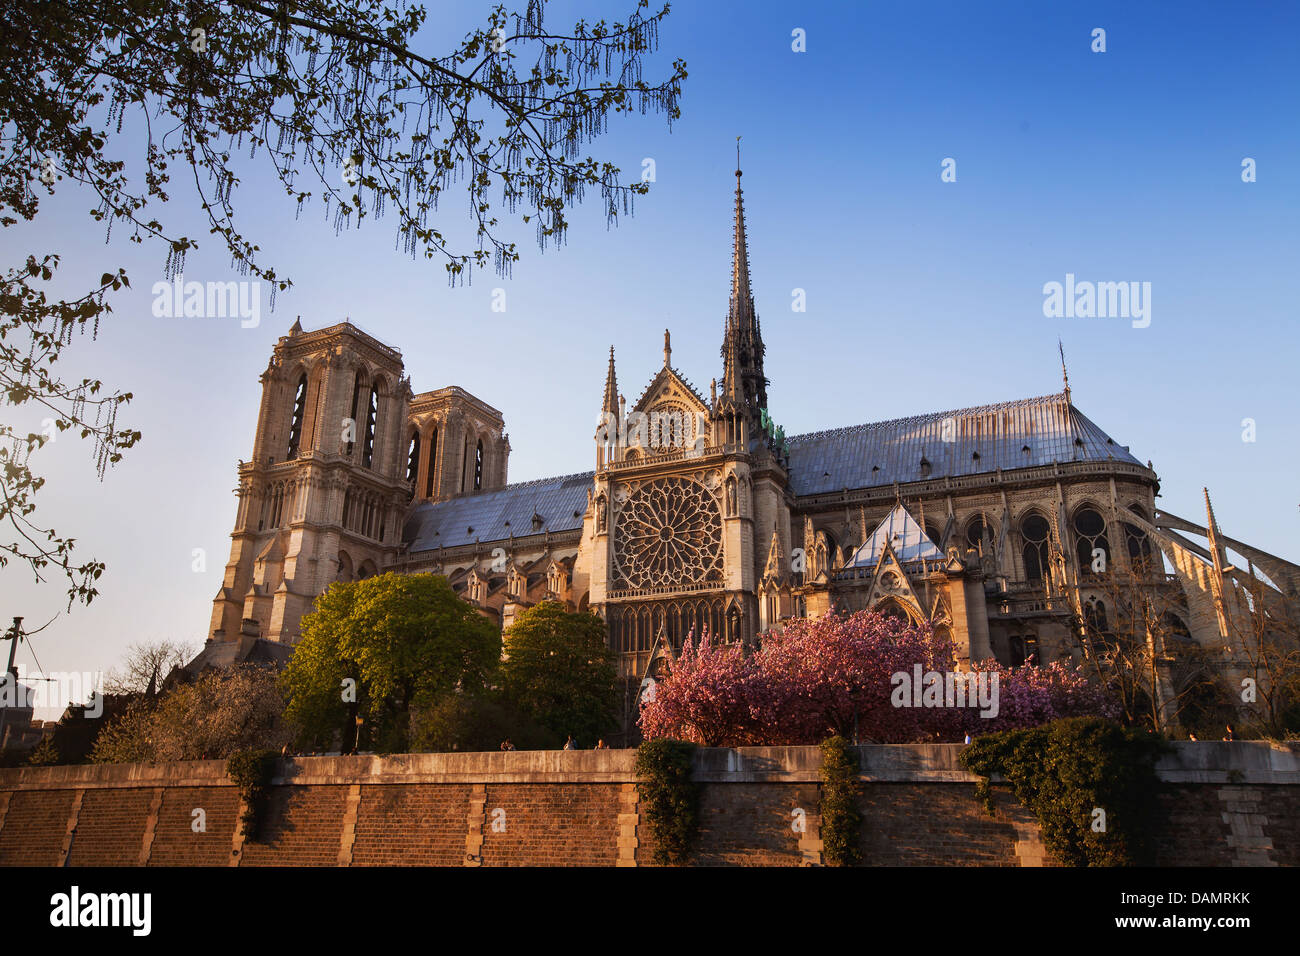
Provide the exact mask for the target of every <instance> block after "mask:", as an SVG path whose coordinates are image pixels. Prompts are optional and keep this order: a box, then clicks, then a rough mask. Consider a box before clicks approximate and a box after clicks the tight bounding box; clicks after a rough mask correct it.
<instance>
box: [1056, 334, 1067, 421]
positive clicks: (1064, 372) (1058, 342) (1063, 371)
mask: <svg viewBox="0 0 1300 956" xmlns="http://www.w3.org/2000/svg"><path fill="white" fill-rule="evenodd" d="M1056 348H1057V349H1058V350H1059V351H1060V353H1061V379H1062V380H1063V381H1064V382H1065V404H1067V405H1069V404H1070V373H1069V372H1068V371H1067V370H1066V368H1065V346H1064V345H1063V344H1062V343H1061V337H1060V336H1059V335H1058V336H1057V337H1056Z"/></svg>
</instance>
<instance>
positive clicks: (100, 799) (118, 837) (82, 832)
mask: <svg viewBox="0 0 1300 956" xmlns="http://www.w3.org/2000/svg"><path fill="white" fill-rule="evenodd" d="M152 802H153V791H152V790H86V791H84V795H83V797H82V801H81V811H80V812H79V813H78V814H77V826H76V830H75V832H74V834H73V839H72V845H71V847H70V852H69V853H68V866H138V865H139V862H140V848H141V846H142V844H143V842H144V829H145V825H146V824H147V823H148V821H149V806H150V804H151V803H152ZM65 822H66V821H65Z"/></svg>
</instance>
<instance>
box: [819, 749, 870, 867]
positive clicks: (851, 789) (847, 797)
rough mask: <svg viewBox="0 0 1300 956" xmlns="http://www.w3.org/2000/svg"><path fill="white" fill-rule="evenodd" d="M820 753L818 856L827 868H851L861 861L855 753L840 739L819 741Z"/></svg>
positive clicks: (860, 815)
mask: <svg viewBox="0 0 1300 956" xmlns="http://www.w3.org/2000/svg"><path fill="white" fill-rule="evenodd" d="M821 751H822V771H821V773H822V802H821V818H822V857H823V859H824V860H825V861H826V863H827V864H828V865H830V866H853V865H854V864H856V863H859V862H860V861H861V859H862V852H861V850H860V849H859V839H860V837H861V834H862V813H861V811H859V810H858V751H857V749H856V748H854V747H853V746H852V745H851V744H850V743H849V742H848V741H847V740H845V739H844V738H843V737H840V736H835V737H828V738H826V739H825V740H823V741H822V743H821Z"/></svg>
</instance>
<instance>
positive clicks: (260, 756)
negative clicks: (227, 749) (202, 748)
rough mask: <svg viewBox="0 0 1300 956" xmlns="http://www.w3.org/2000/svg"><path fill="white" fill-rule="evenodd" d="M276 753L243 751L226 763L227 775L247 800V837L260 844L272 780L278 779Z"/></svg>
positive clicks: (245, 818) (245, 823) (244, 816)
mask: <svg viewBox="0 0 1300 956" xmlns="http://www.w3.org/2000/svg"><path fill="white" fill-rule="evenodd" d="M275 758H276V753H275V751H273V750H240V751H237V752H236V753H233V754H231V755H230V758H229V759H228V760H227V761H226V776H228V777H229V778H230V779H231V780H232V781H234V783H235V786H237V787H238V788H239V795H240V797H242V798H243V800H244V814H243V816H242V817H240V820H241V821H242V822H243V824H244V836H245V838H247V839H249V840H253V841H257V840H258V839H259V838H260V837H261V835H262V821H263V820H264V818H265V816H266V801H267V798H268V797H269V796H270V791H271V778H272V777H273V776H275Z"/></svg>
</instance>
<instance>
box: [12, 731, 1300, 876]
mask: <svg viewBox="0 0 1300 956" xmlns="http://www.w3.org/2000/svg"><path fill="white" fill-rule="evenodd" d="M960 749H961V748H960V747H959V746H956V745H930V746H920V745H918V746H912V747H862V748H860V756H861V759H862V768H863V769H862V776H861V780H862V787H861V797H860V808H861V810H862V813H863V818H864V824H863V829H862V834H861V842H860V846H861V849H862V852H863V859H864V862H865V863H866V864H867V865H873V866H917V865H924V866H929V865H950V866H972V865H974V866H1050V865H1053V863H1054V861H1052V860H1051V859H1050V857H1049V856H1048V855H1047V854H1046V851H1045V850H1044V848H1043V845H1042V842H1041V838H1040V834H1039V831H1038V826H1037V823H1036V821H1035V820H1034V819H1033V817H1032V815H1030V814H1029V813H1028V811H1026V810H1025V809H1024V808H1023V807H1021V806H1020V805H1019V803H1018V802H1016V800H1015V799H1014V798H1013V797H1012V796H1011V795H1010V794H1009V793H1008V792H1007V789H1006V788H1005V787H1004V786H995V788H994V798H995V800H994V802H995V809H996V813H995V815H994V816H989V815H988V814H987V813H986V812H985V810H984V808H983V805H982V804H981V803H980V802H979V801H978V800H976V798H975V794H974V789H975V778H973V777H971V776H970V775H969V774H966V773H965V772H964V771H962V770H961V769H960V766H959V764H958V763H957V756H958V753H959V752H960ZM633 759H634V754H633V752H632V751H599V752H594V751H578V752H568V753H563V752H554V751H547V752H539V751H532V752H516V753H491V754H408V755H401V756H395V757H388V758H378V757H334V758H326V757H312V758H299V759H295V760H288V761H281V762H280V764H279V766H278V769H277V774H278V776H277V777H276V779H275V781H274V785H273V786H272V788H271V792H270V797H269V800H268V804H267V807H266V811H265V823H264V828H263V832H262V834H261V838H260V839H258V840H253V839H246V838H245V837H244V835H243V834H242V829H241V825H240V823H239V816H240V801H239V795H238V792H237V791H236V788H235V787H234V786H233V784H232V783H231V782H230V780H229V779H228V778H227V777H226V775H225V771H224V766H223V764H221V763H220V762H217V761H204V762H195V763H189V764H170V765H161V766H146V765H122V766H103V765H95V766H86V767H49V768H23V769H11V770H0V865H5V866H14V865H28V866H59V865H65V864H66V865H70V866H79V865H113V866H135V865H139V864H141V863H144V864H146V865H149V866H176V865H191V866H227V865H232V864H233V865H237V866H261V865H288V866H337V865H345V866H373V865H426V866H427V865H439V866H480V865H481V866H533V865H550V866H563V865H576V866H613V865H616V864H617V865H640V866H646V865H651V864H652V862H653V849H654V847H653V840H652V838H651V837H650V834H649V833H648V832H647V825H646V821H645V817H644V807H643V806H641V805H640V804H639V795H638V792H637V788H636V779H635V775H634V773H633ZM819 761H820V754H819V752H818V750H817V748H814V747H790V748H746V749H742V750H705V751H700V752H699V753H698V754H697V757H696V764H695V770H694V775H695V779H696V781H697V782H699V783H700V785H701V800H700V833H699V839H698V841H697V845H696V849H695V853H694V856H693V862H694V863H696V864H700V865H708V866H729V865H761V866H798V865H806V864H809V863H813V864H815V863H818V862H820V861H821V841H820V823H821V821H820V818H819V814H818V804H819V799H820V785H819V782H818V767H819ZM1157 770H1158V773H1159V776H1160V777H1161V780H1162V784H1161V790H1160V803H1161V807H1162V810H1163V814H1164V819H1163V822H1162V823H1161V824H1160V826H1159V827H1158V829H1157V831H1156V833H1155V834H1154V839H1155V843H1156V852H1157V861H1158V862H1159V863H1160V864H1162V865H1167V866H1193V865H1202V866H1204V865H1210V866H1257V865H1286V866H1294V865H1297V864H1298V863H1300V747H1297V748H1295V749H1292V750H1287V749H1283V748H1278V747H1270V746H1269V745H1267V744H1263V743H1253V742H1252V743H1245V742H1239V743H1234V744H1222V743H1210V742H1205V743H1200V744H1190V743H1189V744H1180V745H1178V747H1177V748H1176V750H1175V753H1174V754H1173V755H1171V756H1170V757H1167V758H1164V759H1163V761H1162V763H1161V764H1160V765H1159V767H1158V768H1157ZM198 809H201V810H202V811H203V822H204V824H205V826H204V827H203V828H202V829H196V828H195V820H196V814H195V811H196V810H198ZM799 810H802V811H803V812H802V814H799V813H796V812H795V811H799ZM795 824H799V825H800V826H796V825H795Z"/></svg>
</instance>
